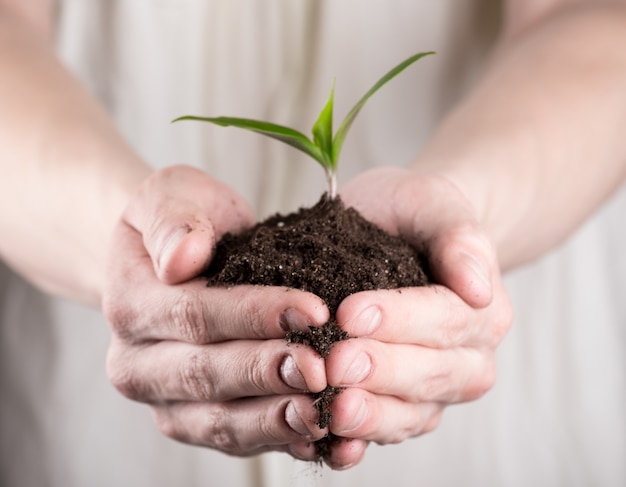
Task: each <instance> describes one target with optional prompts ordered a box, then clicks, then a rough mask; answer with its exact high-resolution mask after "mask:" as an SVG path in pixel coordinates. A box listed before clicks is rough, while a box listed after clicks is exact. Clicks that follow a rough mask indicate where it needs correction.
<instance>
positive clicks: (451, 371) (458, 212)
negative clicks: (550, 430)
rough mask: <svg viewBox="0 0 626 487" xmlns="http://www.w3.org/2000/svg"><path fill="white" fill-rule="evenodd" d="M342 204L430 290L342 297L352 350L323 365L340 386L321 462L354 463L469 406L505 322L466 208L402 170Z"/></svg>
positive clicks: (359, 183)
mask: <svg viewBox="0 0 626 487" xmlns="http://www.w3.org/2000/svg"><path fill="white" fill-rule="evenodd" d="M341 196H342V198H343V200H344V202H345V203H346V204H347V205H349V206H353V207H355V208H356V209H357V210H359V211H360V212H361V213H362V214H363V215H364V216H365V218H367V219H369V220H371V221H373V222H374V223H376V224H378V225H379V226H380V227H382V228H384V229H385V230H387V231H389V232H391V233H393V234H399V235H401V236H402V237H404V238H405V239H407V240H408V241H409V242H411V243H412V244H414V245H416V246H418V247H420V248H423V249H424V250H425V251H426V253H427V256H428V262H429V266H430V273H431V276H432V277H433V280H434V282H435V283H434V284H433V285H429V286H426V287H419V288H405V289H399V290H380V291H367V292H362V293H358V294H354V295H352V296H349V297H348V298H346V299H345V300H344V301H343V302H342V304H341V306H340V308H339V310H338V312H337V321H338V324H339V326H340V327H341V328H343V329H344V330H345V331H347V332H348V333H349V334H350V336H352V337H355V338H354V339H351V340H347V341H344V342H340V343H338V344H336V345H335V346H334V347H333V349H332V350H331V353H330V355H329V356H328V357H327V359H326V373H327V379H328V383H329V384H330V385H332V386H338V387H343V388H345V390H344V391H343V392H342V393H341V394H339V395H338V396H337V397H336V398H335V400H334V403H333V406H332V410H333V411H332V412H333V421H332V423H331V425H330V430H331V431H332V432H333V433H334V434H336V435H338V436H341V437H344V438H348V439H350V441H343V442H340V443H338V444H337V445H336V446H335V447H334V449H333V450H332V452H331V455H330V456H329V458H327V459H326V461H327V462H328V463H329V464H330V465H331V466H332V467H334V468H348V467H350V466H353V465H355V464H357V463H358V462H359V461H360V460H361V458H362V456H363V454H364V451H365V448H366V446H367V443H368V442H369V441H374V442H376V443H380V444H386V443H397V442H401V441H403V440H405V439H407V438H409V437H414V436H418V435H421V434H423V433H426V432H428V431H431V430H432V429H434V428H435V427H436V426H437V424H438V423H439V421H440V418H441V415H442V412H443V410H444V408H445V407H446V406H447V405H449V404H454V403H459V402H463V401H470V400H474V399H477V398H479V397H480V396H482V395H483V394H484V393H485V392H486V391H487V390H489V389H490V388H491V387H492V385H493V383H494V380H495V376H496V366H495V350H496V347H497V346H498V344H499V343H500V341H501V340H502V339H503V337H504V336H505V334H506V332H507V330H508V328H509V327H510V324H511V321H512V308H511V304H510V301H509V299H508V295H507V293H506V290H505V288H504V286H503V283H502V280H501V277H500V271H499V266H498V261H497V257H496V254H495V251H494V249H493V247H492V245H491V243H490V240H489V238H488V236H487V235H486V234H485V232H484V231H483V229H482V228H481V226H480V224H479V223H478V221H477V219H476V216H475V214H474V210H473V208H472V206H471V204H470V203H469V202H468V201H467V200H466V199H465V198H464V196H463V194H462V193H461V192H460V191H459V190H458V189H457V188H456V187H455V186H454V185H453V184H451V183H450V182H449V181H448V180H446V179H445V178H443V177H440V176H428V175H418V174H415V173H412V172H411V171H410V170H404V169H392V168H381V169H375V170H372V171H369V172H366V173H363V174H362V175H360V176H359V177H357V178H356V179H354V180H353V181H352V182H351V183H350V184H348V185H347V186H346V187H345V188H344V189H343V191H342V192H341Z"/></svg>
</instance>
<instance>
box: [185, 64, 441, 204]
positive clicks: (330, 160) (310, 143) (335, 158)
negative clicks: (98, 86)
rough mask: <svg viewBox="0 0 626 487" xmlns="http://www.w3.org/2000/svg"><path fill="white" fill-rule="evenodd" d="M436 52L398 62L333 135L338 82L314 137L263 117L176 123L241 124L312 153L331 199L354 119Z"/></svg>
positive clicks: (320, 117) (335, 188) (232, 125)
mask: <svg viewBox="0 0 626 487" xmlns="http://www.w3.org/2000/svg"><path fill="white" fill-rule="evenodd" d="M430 54H434V52H421V53H418V54H414V55H413V56H411V57H409V58H408V59H406V60H404V61H403V62H401V63H400V64H398V65H397V66H396V67H395V68H393V69H392V70H391V71H389V72H388V73H387V74H385V75H384V76H383V77H382V78H381V79H380V80H378V82H377V83H376V84H375V85H374V86H372V88H370V90H369V91H368V92H367V93H365V95H363V97H362V98H361V99H360V100H359V101H358V102H357V104H356V105H354V107H353V108H352V110H350V112H348V115H346V118H344V120H343V122H341V125H340V126H339V129H337V132H336V133H335V134H334V135H333V104H334V96H335V83H334V81H333V83H332V86H331V89H330V96H329V97H328V101H327V102H326V104H325V105H324V108H323V109H322V111H321V113H320V114H319V117H318V118H317V121H316V122H315V124H314V125H313V129H312V133H313V138H312V139H310V138H309V137H307V136H306V135H304V134H303V133H301V132H298V131H297V130H294V129H292V128H289V127H285V126H283V125H277V124H274V123H270V122H263V121H260V120H251V119H248V118H236V117H199V116H195V115H185V116H182V117H178V118H176V119H175V120H173V121H174V122H178V121H180V120H197V121H201V122H210V123H213V124H216V125H220V126H222V127H237V128H241V129H246V130H251V131H253V132H257V133H260V134H263V135H267V136H268V137H272V138H274V139H278V140H281V141H283V142H285V143H286V144H289V145H291V146H292V147H295V148H296V149H299V150H301V151H302V152H304V153H306V154H308V155H309V156H311V157H312V158H313V159H315V160H316V161H317V162H319V163H320V165H321V166H322V167H323V168H324V172H325V173H326V180H327V182H328V192H329V195H330V197H331V198H335V196H336V195H337V165H338V162H339V154H340V152H341V148H342V147H343V143H344V141H345V139H346V135H347V134H348V131H349V130H350V127H351V126H352V123H353V122H354V119H355V118H356V116H357V115H358V114H359V112H360V111H361V108H363V105H365V102H367V100H369V99H370V98H371V96H372V95H373V94H374V93H376V92H377V91H378V90H379V89H380V88H381V87H382V86H383V85H385V84H386V83H387V82H388V81H390V80H391V79H393V78H395V77H396V76H397V75H398V74H400V73H401V72H402V71H404V70H405V69H406V68H408V67H409V66H410V65H411V64H413V63H415V62H416V61H417V60H419V59H421V58H423V57H424V56H428V55H430Z"/></svg>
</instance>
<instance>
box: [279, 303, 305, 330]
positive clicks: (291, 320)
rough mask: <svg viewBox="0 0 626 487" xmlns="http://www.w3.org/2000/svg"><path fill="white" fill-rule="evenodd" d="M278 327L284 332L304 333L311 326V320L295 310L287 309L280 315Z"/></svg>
mask: <svg viewBox="0 0 626 487" xmlns="http://www.w3.org/2000/svg"><path fill="white" fill-rule="evenodd" d="M279 324H280V327H281V328H282V329H283V330H285V331H292V330H297V331H306V330H308V329H309V326H311V325H312V323H311V320H310V319H309V318H308V317H307V316H306V315H305V314H304V313H302V312H301V311H298V310H297V309H295V308H287V309H286V310H285V311H283V313H282V314H281V315H280V318H279Z"/></svg>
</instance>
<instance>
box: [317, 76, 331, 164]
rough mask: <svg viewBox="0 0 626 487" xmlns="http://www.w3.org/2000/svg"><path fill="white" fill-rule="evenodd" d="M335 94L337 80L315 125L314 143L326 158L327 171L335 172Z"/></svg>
mask: <svg viewBox="0 0 626 487" xmlns="http://www.w3.org/2000/svg"><path fill="white" fill-rule="evenodd" d="M334 93H335V80H333V83H332V85H331V87H330V95H329V96H328V101H327V102H326V105H324V108H323V109H322V111H321V112H320V115H319V117H318V118H317V121H316V122H315V125H313V130H312V132H313V142H315V144H316V145H317V146H318V147H319V148H320V149H321V150H322V153H323V154H324V155H325V156H326V164H325V165H324V166H325V167H326V168H327V169H329V170H331V171H334V170H335V169H336V165H333V164H332V159H331V158H332V152H333V102H334Z"/></svg>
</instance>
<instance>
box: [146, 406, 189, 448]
mask: <svg viewBox="0 0 626 487" xmlns="http://www.w3.org/2000/svg"><path fill="white" fill-rule="evenodd" d="M153 416H154V422H155V424H156V427H157V429H158V430H159V431H160V432H161V433H162V434H163V435H165V436H167V437H168V438H171V439H172V440H176V441H186V437H185V435H183V434H182V432H181V431H180V428H179V427H178V425H177V423H176V421H174V420H173V418H172V417H171V415H170V414H167V413H165V412H164V411H163V410H161V409H157V408H153Z"/></svg>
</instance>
